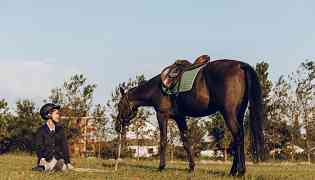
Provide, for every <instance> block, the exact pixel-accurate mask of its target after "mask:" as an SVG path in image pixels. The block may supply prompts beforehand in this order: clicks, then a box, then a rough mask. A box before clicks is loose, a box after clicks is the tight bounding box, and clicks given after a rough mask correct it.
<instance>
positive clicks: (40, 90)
mask: <svg viewBox="0 0 315 180" xmlns="http://www.w3.org/2000/svg"><path fill="white" fill-rule="evenodd" d="M74 72H77V71H76V68H75V67H66V66H65V65H62V64H61V63H58V64H57V63H56V60H52V59H46V60H19V61H16V60H13V61H12V60H11V61H10V60H0V84H1V86H0V98H1V99H2V98H4V99H6V100H7V101H9V103H10V104H11V105H13V103H15V101H17V100H18V99H20V98H29V99H32V100H34V101H35V102H36V103H41V102H42V100H43V99H45V98H47V97H48V95H49V92H50V90H51V89H52V88H55V87H57V86H60V85H61V84H62V83H63V81H64V80H65V78H67V77H69V76H70V75H72V74H73V73H74Z"/></svg>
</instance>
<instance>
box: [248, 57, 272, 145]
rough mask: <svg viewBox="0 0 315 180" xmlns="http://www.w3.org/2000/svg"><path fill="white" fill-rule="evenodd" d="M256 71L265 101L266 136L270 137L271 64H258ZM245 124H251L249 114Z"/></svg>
mask: <svg viewBox="0 0 315 180" xmlns="http://www.w3.org/2000/svg"><path fill="white" fill-rule="evenodd" d="M255 70H256V72H257V75H258V79H259V82H260V84H261V88H262V99H263V103H262V104H263V109H264V114H263V119H264V133H265V136H269V135H270V134H272V131H271V128H272V124H271V115H270V112H271V106H270V104H271V97H270V93H271V91H272V82H271V80H270V79H269V72H268V71H269V64H268V63H267V62H264V61H262V62H259V63H257V64H256V66H255ZM245 120H246V121H245V124H247V125H248V124H249V123H250V122H248V120H249V118H248V113H247V115H246V118H245ZM249 137H250V140H251V141H252V137H251V135H249ZM251 145H252V142H251V143H250V146H251Z"/></svg>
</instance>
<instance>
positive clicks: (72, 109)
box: [0, 60, 315, 162]
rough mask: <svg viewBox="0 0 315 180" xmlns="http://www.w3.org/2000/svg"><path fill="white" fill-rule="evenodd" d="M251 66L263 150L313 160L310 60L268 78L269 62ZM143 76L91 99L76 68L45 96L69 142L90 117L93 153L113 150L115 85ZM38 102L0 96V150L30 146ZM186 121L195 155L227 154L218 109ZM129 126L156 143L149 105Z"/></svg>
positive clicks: (174, 138) (172, 149)
mask: <svg viewBox="0 0 315 180" xmlns="http://www.w3.org/2000/svg"><path fill="white" fill-rule="evenodd" d="M255 69H256V72H257V74H258V76H259V80H260V82H261V85H262V90H263V106H264V109H265V111H264V117H265V123H264V124H265V127H264V128H265V129H264V134H265V141H266V153H267V154H268V155H270V158H272V159H279V160H308V161H310V162H311V161H312V159H313V158H314V157H313V156H314V155H315V154H314V153H315V128H314V126H315V114H314V113H315V108H314V107H315V106H314V104H315V101H314V95H315V94H314V82H315V81H314V80H315V64H314V61H310V60H306V61H304V62H303V63H301V64H300V65H299V67H298V68H297V70H296V71H295V72H292V73H291V74H288V75H282V76H280V77H279V78H278V79H277V80H276V81H275V82H272V81H271V80H270V76H269V72H270V67H269V64H268V63H266V62H260V63H257V64H256V65H255ZM144 80H145V77H144V76H143V75H140V76H137V77H136V78H135V79H129V80H128V81H127V82H123V83H121V84H119V85H117V87H116V88H114V90H113V92H112V94H111V96H110V98H109V100H107V101H106V102H105V101H104V104H97V105H95V104H94V103H93V97H94V92H95V89H96V88H97V85H96V84H95V83H90V82H88V80H87V79H86V77H84V76H83V75H80V74H76V75H73V76H72V77H71V78H70V79H68V80H66V81H65V82H64V84H63V85H61V86H60V87H57V88H54V89H52V90H51V92H50V94H49V95H48V98H47V100H45V102H53V103H57V104H60V105H61V106H62V107H63V108H62V117H63V121H62V122H63V124H64V126H65V128H66V131H67V135H68V138H69V140H70V142H71V141H74V140H75V139H76V138H80V134H82V132H83V131H85V129H84V127H82V126H79V124H81V123H82V121H84V123H86V124H88V123H90V122H89V121H93V125H94V126H95V128H96V130H97V133H96V136H97V140H98V142H103V145H101V143H100V145H99V148H98V152H97V154H98V155H101V154H104V155H105V156H106V157H108V156H114V154H115V138H116V137H117V134H116V132H115V130H114V122H115V121H116V120H117V119H116V117H117V113H118V112H117V105H118V102H119V100H120V91H119V87H120V86H123V87H124V88H125V89H130V88H132V87H135V86H137V85H138V84H139V83H142V82H143V81H144ZM39 106H40V105H35V103H34V102H32V101H31V100H28V99H24V100H19V101H18V102H17V103H16V105H15V108H13V109H14V110H13V109H10V108H9V105H8V103H7V102H6V100H5V99H2V100H1V101H0V142H1V143H0V153H1V152H4V151H10V150H11V149H12V150H16V149H18V150H25V151H30V152H31V151H32V144H33V143H32V142H33V141H32V139H33V136H34V133H35V130H36V129H37V128H38V127H39V126H40V125H41V124H42V123H44V122H43V120H42V119H41V118H40V116H39V113H38V111H39ZM245 118H246V119H245V124H244V125H245V127H246V128H245V129H246V132H245V136H246V153H247V155H248V156H247V157H251V134H250V132H249V131H248V129H249V128H248V126H249V120H248V118H249V117H248V115H246V117H245ZM188 124H189V132H190V136H191V138H192V142H194V144H193V148H194V152H195V155H196V156H200V152H201V151H203V150H207V149H214V150H217V151H222V152H223V154H224V157H223V159H225V160H226V159H228V149H229V143H230V141H231V135H230V133H229V131H228V130H227V127H226V125H225V123H224V119H223V118H222V116H221V114H219V113H217V114H215V115H213V116H210V117H205V118H197V119H196V118H194V119H192V118H190V119H189V120H188ZM168 126H169V128H168V144H169V146H168V152H169V153H168V155H169V158H170V159H176V158H185V152H184V151H183V149H182V148H181V147H180V146H179V145H180V144H181V142H180V138H179V132H178V129H177V127H176V124H175V122H174V121H169V125H168ZM128 131H129V133H132V134H133V136H134V137H135V139H136V141H137V144H138V145H139V146H141V145H143V144H144V141H143V139H151V140H152V144H156V145H157V144H158V142H159V130H158V124H157V120H156V118H155V113H154V111H153V110H152V109H149V108H140V109H139V112H138V114H137V116H136V118H135V119H134V120H133V121H132V122H131V125H130V127H129V129H128ZM83 138H85V137H83ZM125 139H127V137H126V135H125ZM209 139H210V140H211V141H209ZM85 141H87V138H85ZM104 142H105V144H106V145H104ZM125 142H126V143H127V141H125ZM86 143H87V142H86ZM8 144H9V145H8ZM125 145H126V144H125ZM7 147H10V149H8V148H7ZM125 147H126V146H125ZM297 148H300V149H303V152H298V151H297ZM127 151H128V150H127V149H125V151H123V152H125V153H126V154H127V153H128V152H127Z"/></svg>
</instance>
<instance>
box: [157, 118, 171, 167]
mask: <svg viewBox="0 0 315 180" xmlns="http://www.w3.org/2000/svg"><path fill="white" fill-rule="evenodd" d="M157 119H158V122H159V128H160V166H159V170H160V171H162V170H164V169H165V165H166V163H165V156H166V145H167V121H168V117H167V116H166V115H164V114H161V113H157Z"/></svg>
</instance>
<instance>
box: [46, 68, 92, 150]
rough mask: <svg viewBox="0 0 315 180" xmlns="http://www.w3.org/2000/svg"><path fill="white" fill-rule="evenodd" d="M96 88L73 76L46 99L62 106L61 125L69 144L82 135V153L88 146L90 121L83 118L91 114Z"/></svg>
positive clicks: (83, 79)
mask: <svg viewBox="0 0 315 180" xmlns="http://www.w3.org/2000/svg"><path fill="white" fill-rule="evenodd" d="M96 87H97V85H96V84H94V83H88V82H87V78H86V77H84V75H83V74H75V75H73V76H71V77H70V79H68V80H66V81H65V82H64V84H63V86H62V87H57V88H54V89H52V90H51V93H50V96H49V98H48V101H51V102H53V103H56V104H59V105H61V106H62V109H61V112H62V116H63V117H64V118H63V125H64V127H65V131H66V134H67V136H68V137H69V138H70V142H73V141H74V140H75V138H76V137H78V136H80V135H81V136H82V134H83V135H84V137H83V138H85V140H84V148H83V151H84V152H86V148H87V146H88V139H87V128H86V127H87V125H88V124H89V121H90V120H91V118H84V117H88V116H90V115H91V114H92V112H91V111H92V107H93V95H94V91H95V89H96ZM46 102H47V100H46ZM81 124H83V125H81Z"/></svg>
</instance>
